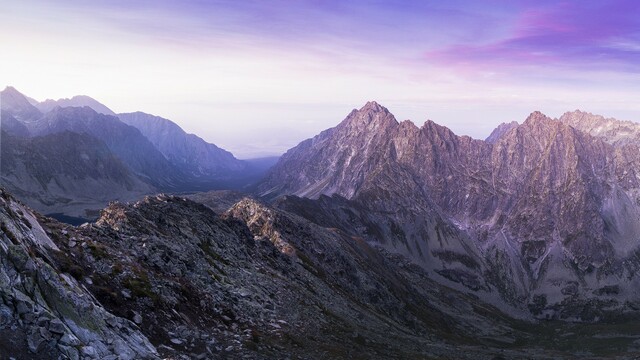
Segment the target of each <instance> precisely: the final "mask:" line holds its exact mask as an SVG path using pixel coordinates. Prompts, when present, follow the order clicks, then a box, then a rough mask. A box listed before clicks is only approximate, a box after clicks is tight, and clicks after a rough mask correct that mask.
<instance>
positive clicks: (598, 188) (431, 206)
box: [258, 102, 640, 320]
mask: <svg viewBox="0 0 640 360" xmlns="http://www.w3.org/2000/svg"><path fill="white" fill-rule="evenodd" d="M583 115H584V114H577V115H575V114H574V116H569V115H567V116H565V117H564V120H561V121H558V120H553V119H550V118H548V117H546V116H544V115H543V114H541V113H539V112H534V113H532V114H531V115H530V116H529V117H528V118H527V119H526V121H525V122H524V123H523V124H522V125H517V126H516V125H515V124H510V125H506V126H503V128H502V129H499V130H497V132H495V133H494V134H498V135H496V136H493V137H492V138H491V139H490V141H480V140H474V139H471V138H469V137H467V136H457V135H455V134H454V133H453V132H451V131H450V130H449V129H447V128H445V127H443V126H440V125H437V124H435V123H433V122H431V121H427V122H426V123H425V124H424V125H423V126H422V127H416V126H415V125H414V124H413V123H411V122H409V121H404V122H402V123H398V122H397V121H396V120H395V118H394V117H393V115H392V114H391V113H390V112H389V111H388V110H387V109H386V108H384V107H382V106H380V105H378V104H376V103H374V102H371V103H367V104H366V105H365V106H364V107H363V108H361V109H360V110H354V111H353V112H352V113H351V114H349V116H348V117H347V118H346V119H345V120H344V121H343V122H342V123H340V124H339V125H338V126H336V127H335V128H332V129H329V130H326V131H324V132H322V133H320V134H319V135H317V136H316V137H314V138H313V139H309V140H306V141H304V142H302V143H300V144H299V145H298V146H296V147H295V148H293V149H291V150H289V151H288V152H287V153H286V154H285V155H283V156H282V158H281V159H280V161H279V162H278V164H277V165H276V166H274V167H273V168H272V170H271V171H270V172H269V174H268V175H267V177H266V178H265V180H264V181H263V182H262V183H261V184H260V185H259V187H258V188H259V194H261V195H262V196H266V197H270V198H274V197H277V196H279V195H285V194H292V195H297V196H302V197H308V198H311V201H312V202H313V201H316V202H317V203H316V204H315V205H314V204H312V203H309V204H306V205H305V204H304V203H300V202H297V203H295V204H294V203H291V202H292V201H294V199H295V198H294V197H287V198H286V199H285V200H281V202H283V203H282V205H281V206H285V208H287V209H291V208H296V209H298V210H296V211H297V212H299V213H306V214H308V216H307V218H308V219H311V220H312V221H316V222H322V224H323V226H334V227H337V228H341V229H343V230H348V231H351V232H353V231H354V228H355V229H359V230H357V232H358V233H359V235H360V236H362V237H363V238H366V239H369V241H372V242H375V243H380V244H381V245H382V246H384V247H385V248H386V249H389V250H392V251H395V252H399V253H403V254H405V255H408V256H410V257H411V258H413V259H414V260H415V261H416V262H418V263H420V264H422V266H423V267H425V268H426V269H430V271H433V272H434V273H436V274H438V275H440V276H442V278H443V280H442V281H443V282H444V283H448V282H454V283H459V284H462V285H463V286H465V287H467V288H470V289H472V290H474V291H477V293H478V294H479V295H480V296H483V297H484V298H485V299H490V298H491V296H492V295H490V294H493V293H498V294H500V297H501V298H502V299H503V300H504V301H507V302H509V303H511V304H513V305H514V306H522V304H527V303H529V304H534V303H536V301H538V300H540V299H542V298H544V299H545V300H544V304H545V306H543V309H541V308H539V306H537V305H531V308H532V309H534V310H535V313H536V314H538V315H540V316H543V315H542V314H545V315H544V316H547V315H549V316H554V317H560V318H571V317H573V318H581V319H583V320H585V319H587V320H588V319H594V318H596V317H598V316H601V313H602V311H603V308H602V307H598V306H596V307H594V308H593V312H584V313H580V311H581V310H580V309H581V307H582V306H584V304H585V303H590V302H591V303H593V302H595V303H598V302H606V301H609V302H610V305H611V309H628V307H629V306H630V305H629V304H628V302H627V296H629V294H632V293H634V291H635V290H634V285H633V284H634V283H635V281H637V278H636V272H635V270H634V269H636V267H640V261H639V260H637V259H636V257H635V256H636V255H635V254H637V253H640V241H638V239H637V234H640V225H638V224H640V206H639V205H637V204H639V203H640V180H638V179H640V175H637V174H640V173H639V172H640V162H639V160H640V155H639V154H640V151H639V149H638V145H639V144H640V143H639V142H637V141H636V140H632V139H635V138H634V136H635V135H631V133H632V131H631V132H630V130H629V129H628V128H630V127H632V125H633V124H619V123H614V124H616V125H615V126H613V125H612V126H613V128H615V129H616V130H615V131H614V133H615V134H614V135H611V133H610V132H607V133H608V134H609V135H610V136H612V137H603V138H596V137H593V136H591V135H590V134H588V133H586V132H584V131H589V132H591V133H594V132H596V131H601V126H602V121H603V120H602V119H595V120H594V119H591V117H589V119H591V120H590V122H588V123H587V122H585V121H586V120H585V117H584V116H583ZM581 129H583V130H584V131H583V130H581ZM588 129H591V130H588ZM623 134H626V135H624V136H623ZM596 135H597V134H596ZM622 139H625V140H624V144H625V147H614V146H613V145H611V144H610V143H614V144H615V143H617V142H620V141H622ZM603 140H606V141H603ZM323 195H328V196H332V197H323ZM338 195H339V196H340V197H341V198H344V199H345V200H339V198H337V199H336V198H333V196H338ZM287 199H288V200H287ZM313 199H318V200H313ZM340 201H343V203H341V202H340ZM344 201H347V202H346V203H344ZM287 202H289V203H290V204H287ZM301 207H310V208H314V207H315V209H316V210H315V211H307V212H304V211H302V210H301ZM331 208H333V209H334V210H331V211H327V210H322V209H331ZM339 208H345V209H350V210H349V211H347V212H346V213H345V214H344V218H343V217H338V218H336V217H335V213H336V211H335V209H339ZM328 212H329V213H332V214H334V215H331V216H327V213H328ZM323 214H324V215H323ZM350 214H353V215H350ZM358 214H359V215H358ZM316 217H318V218H316ZM354 221H355V223H354ZM348 223H352V224H360V225H356V226H354V227H352V228H351V229H350V230H349V229H348V226H346V224H348ZM331 224H333V225H331ZM425 224H427V225H425ZM429 224H430V225H429ZM394 234H395V235H394ZM403 239H404V241H405V242H406V243H402V240H403ZM434 259H438V261H435V260H434ZM590 274H597V275H596V276H591V275H590ZM623 278H624V279H628V281H627V280H625V281H622V280H620V279H623ZM614 284H615V289H616V290H615V291H616V293H619V294H624V295H620V296H614V295H612V294H611V293H609V292H607V291H605V290H602V291H601V290H599V289H608V287H609V286H614ZM483 294H485V295H483ZM634 299H635V297H634ZM636 300H637V301H640V297H638V299H636Z"/></svg>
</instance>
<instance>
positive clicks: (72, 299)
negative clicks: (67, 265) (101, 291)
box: [0, 190, 158, 359]
mask: <svg viewBox="0 0 640 360" xmlns="http://www.w3.org/2000/svg"><path fill="white" fill-rule="evenodd" d="M0 223H1V225H2V229H1V231H0V353H2V356H6V357H7V358H9V357H14V358H33V357H37V358H42V359H59V358H69V359H74V358H75V359H77V358H83V359H98V358H100V359H104V358H106V357H109V356H113V357H119V358H120V359H156V358H158V357H157V352H156V350H155V348H154V347H153V346H152V345H151V343H149V341H148V340H147V338H146V337H145V336H144V335H142V334H141V333H140V331H139V329H138V328H137V327H136V326H135V325H134V324H133V323H132V322H130V321H128V320H126V319H123V318H121V317H117V316H115V315H113V314H112V313H110V312H109V311H108V310H106V309H105V308H104V307H103V306H102V305H101V304H100V303H99V302H98V301H97V300H96V299H95V298H94V297H93V295H92V294H91V293H90V292H89V291H88V290H87V289H86V287H85V285H84V284H83V283H82V282H79V281H78V280H77V279H75V278H73V277H72V276H70V275H69V274H65V273H63V272H61V271H60V268H58V267H57V266H56V259H57V258H59V256H61V249H60V247H59V246H58V244H56V241H54V240H53V239H52V238H51V234H52V233H51V232H50V231H49V229H48V228H43V227H42V226H41V224H40V223H39V222H38V219H37V215H36V214H34V213H32V212H31V210H29V209H28V208H26V207H24V206H23V205H22V204H20V203H19V202H17V201H16V200H14V199H13V198H12V197H11V196H10V195H8V194H7V193H6V192H5V191H4V190H0Z"/></svg>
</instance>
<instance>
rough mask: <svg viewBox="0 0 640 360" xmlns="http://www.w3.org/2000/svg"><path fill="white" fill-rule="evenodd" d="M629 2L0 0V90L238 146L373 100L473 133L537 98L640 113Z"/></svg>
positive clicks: (637, 47)
mask: <svg viewBox="0 0 640 360" xmlns="http://www.w3.org/2000/svg"><path fill="white" fill-rule="evenodd" d="M638 14H640V1H636V0H612V1H589V0H581V1H545V0H537V1H528V0H511V1H498V0H485V1H480V0H447V1H429V0H424V1H376V0H369V1H348V0H343V1H323V0H308V1H305V0H290V1H284V0H280V1H278V0H273V1H270V0H255V1H254V0H246V1H237V0H236V1H216V0H191V1H168V0H155V1H151V0H127V1H124V0H111V1H107V0H94V1H86V0H20V1H13V0H0V88H4V86H7V85H11V86H14V87H16V88H17V89H18V90H19V91H21V92H22V93H24V94H26V95H28V96H31V97H32V98H35V99H37V100H39V101H42V100H45V99H49V98H53V99H58V98H66V97H72V96H74V95H88V96H91V97H93V98H95V99H97V100H98V101H100V102H102V103H103V104H105V105H107V106H108V107H110V108H111V109H112V110H114V111H116V112H132V111H144V112H147V113H151V114H154V115H158V116H162V117H165V118H168V119H171V120H173V121H175V122H176V123H178V124H179V125H180V126H181V127H182V128H183V129H185V130H186V131H187V132H191V133H195V134H197V135H199V136H200V137H202V138H204V139H205V140H207V141H209V142H212V143H215V144H216V145H218V146H221V147H223V148H225V149H227V150H230V151H231V152H233V153H234V154H235V155H236V156H237V157H239V158H252V157H260V156H269V155H278V154H282V153H284V152H285V151H286V150H287V149H289V148H291V147H293V146H295V145H296V144H297V143H299V142H300V141H302V140H304V139H306V138H309V137H312V136H314V135H315V134H317V133H318V132H320V131H321V130H324V129H326V128H329V127H332V126H335V125H337V124H338V123H339V122H340V121H341V120H342V119H344V117H345V116H346V115H347V114H348V113H349V112H350V111H351V110H352V109H354V108H360V107H362V106H363V105H364V104H365V103H366V102H367V101H369V100H375V101H377V102H379V103H380V104H382V105H384V106H386V107H387V108H388V109H389V110H390V111H391V112H392V113H393V114H394V115H395V116H396V118H397V119H398V120H405V119H410V120H412V121H413V122H414V123H416V124H417V125H419V126H420V125H421V124H423V123H424V121H426V120H427V119H430V120H433V121H435V122H437V123H439V124H441V125H445V126H447V127H449V128H450V129H452V130H453V131H454V132H455V133H457V134H459V135H469V136H472V137H474V138H485V137H486V136H488V135H489V133H490V132H491V130H492V129H493V128H494V127H495V126H497V125H498V124H500V123H502V122H510V121H513V120H515V121H519V122H522V121H524V120H525V119H526V117H527V116H528V114H530V113H531V112H533V111H535V110H539V111H542V112H543V113H545V114H547V115H549V116H551V117H558V116H560V115H561V114H562V113H563V112H565V111H572V110H575V109H581V110H585V111H589V112H593V113H598V114H602V115H605V116H607V117H616V118H619V119H623V120H634V121H640V101H638V100H639V98H640V96H639V95H640V16H638Z"/></svg>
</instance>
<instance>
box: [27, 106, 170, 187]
mask: <svg viewBox="0 0 640 360" xmlns="http://www.w3.org/2000/svg"><path fill="white" fill-rule="evenodd" d="M26 125H27V127H28V128H29V132H30V134H31V136H43V135H49V134H56V133H60V132H64V131H72V132H75V133H80V134H82V133H86V134H89V135H91V136H93V137H95V138H97V139H99V140H101V141H103V142H104V143H105V144H106V145H107V146H108V147H109V149H110V150H111V152H113V154H115V155H116V156H117V157H118V158H119V159H120V160H121V161H122V162H123V163H124V164H126V165H127V166H128V167H129V168H130V169H131V170H132V171H133V172H134V173H135V174H137V175H138V176H141V177H142V178H143V179H145V181H147V182H148V183H150V184H152V185H154V186H157V187H162V188H170V187H174V186H176V185H177V184H178V183H179V181H180V173H179V172H177V171H176V169H175V168H174V167H173V166H172V165H171V164H170V163H169V162H168V161H167V160H166V159H165V158H164V156H163V155H162V154H161V153H160V152H159V151H158V150H157V149H156V148H155V147H154V146H153V144H151V142H149V140H148V139H147V138H146V137H144V135H142V134H141V133H140V131H138V129H136V128H134V127H132V126H129V125H127V124H125V123H123V122H121V121H120V120H118V118H116V117H114V116H108V115H102V114H98V113H97V112H95V111H93V110H92V109H90V108H88V107H83V108H77V107H68V108H60V107H58V108H55V109H53V110H52V111H50V112H48V113H46V114H44V115H43V116H42V118H40V119H39V120H38V121H35V122H31V123H28V124H26Z"/></svg>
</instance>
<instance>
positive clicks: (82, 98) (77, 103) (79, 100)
mask: <svg viewBox="0 0 640 360" xmlns="http://www.w3.org/2000/svg"><path fill="white" fill-rule="evenodd" d="M85 106H88V107H90V108H92V109H93V110H94V111H95V112H97V113H100V114H104V115H115V114H116V113H114V112H113V111H111V109H109V108H108V107H106V106H105V105H103V104H101V103H99V102H98V101H97V100H95V99H92V98H90V97H88V96H86V95H78V96H74V97H72V98H70V99H58V100H52V99H47V100H45V101H43V102H40V103H37V104H35V107H37V108H38V109H39V110H40V111H41V112H43V113H46V112H49V111H51V110H53V109H55V108H56V107H85Z"/></svg>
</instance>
